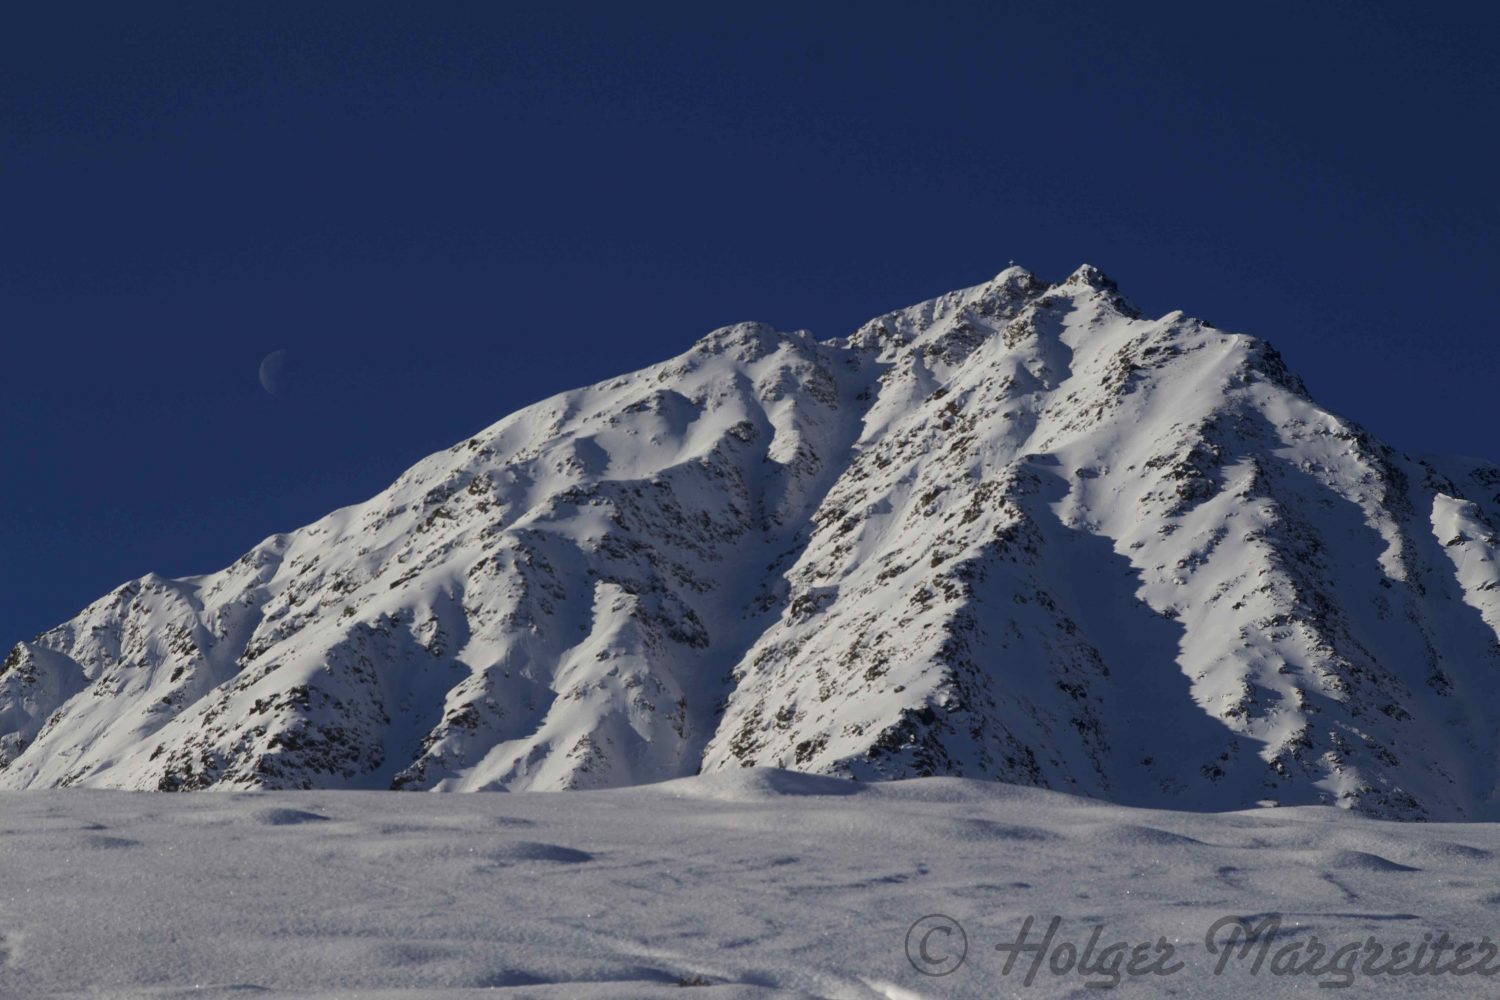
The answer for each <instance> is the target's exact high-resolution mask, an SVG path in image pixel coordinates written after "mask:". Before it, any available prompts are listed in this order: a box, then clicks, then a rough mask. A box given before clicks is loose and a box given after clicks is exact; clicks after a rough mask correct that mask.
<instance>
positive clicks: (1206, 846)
mask: <svg viewBox="0 0 1500 1000" xmlns="http://www.w3.org/2000/svg"><path fill="white" fill-rule="evenodd" d="M1497 850H1500V827H1497V826H1495V825H1492V824H1480V823H1473V824H1437V823H1431V824H1410V823H1391V822H1385V821H1379V820H1372V819H1366V818H1362V817H1359V816H1356V815H1351V814H1349V813H1348V812H1345V811H1340V810H1336V809H1332V808H1327V807H1294V808H1280V809H1262V810H1254V811H1249V812H1237V813H1218V814H1209V813H1184V812H1166V811H1151V810H1140V809H1133V808H1128V807H1122V806H1115V805H1107V804H1103V803H1100V802H1098V801H1097V800H1091V799H1084V798H1079V797H1073V796H1068V795H1064V794H1061V793H1055V792H1048V791H1042V790H1037V789H1028V788H1021V787H1017V786H1009V785H1003V784H998V783H994V782H980V781H975V780H969V779H954V778H924V779H912V780H905V781H897V782H889V783H880V784H866V783H858V782H847V781H839V780H835V779H828V778H821V777H817V776H811V775H803V774H796V773H791V772H785V771H776V770H771V769H763V768H755V769H745V770H735V771H729V772H723V773H719V774H714V775H705V776H700V777H695V778H688V779H680V780H677V781H673V782H668V783H664V784H659V785H649V786H640V787H636V788H631V789H619V790H605V791H586V792H575V793H568V794H562V795H555V794H546V793H519V794H510V795H503V794H491V795H472V796H445V797H442V798H441V799H433V798H432V797H429V796H420V795H410V794H401V793H393V792H359V791H354V792H348V791H322V792H306V793H278V792H266V793H233V792H224V793H204V794H200V795H194V796H162V795H155V794H147V793H130V792H110V791H93V790H77V789H75V790H63V791H36V792H8V793H0V997H4V998H7V1000H10V998H17V1000H20V998H42V997H64V996H70V997H71V996H77V997H110V998H115V997H150V998H168V997H172V998H175V997H187V996H192V997H204V998H241V997H256V998H260V997H267V998H270V997H281V996H287V997H318V998H324V997H339V998H361V997H362V998H376V997H391V998H397V997H399V998H408V997H418V996H420V997H439V998H455V997H470V996H473V997H477V996H496V995H499V996H517V997H544V998H547V997H551V998H610V1000H616V998H632V997H673V998H683V997H688V998H691V997H703V998H710V997H716V998H727V997H747V998H748V997H837V998H879V997H927V998H937V997H993V996H1027V997H1032V996H1035V997H1045V998H1050V997H1078V996H1100V995H1106V996H1107V995H1110V994H1108V993H1104V994H1101V993H1099V992H1098V991H1097V990H1093V989H1087V988H1086V987H1084V985H1083V981H1082V980H1080V979H1079V978H1078V977H1076V976H1069V977H1053V976H1050V975H1047V974H1046V973H1043V974H1042V975H1041V976H1040V977H1039V978H1038V979H1037V981H1036V983H1035V984H1034V985H1033V986H1032V987H1029V988H1023V987H1022V986H1021V983H1020V978H1021V971H1020V970H1021V969H1024V968H1025V960H1024V959H1023V961H1022V963H1021V965H1020V967H1019V968H1018V970H1017V971H1014V972H1013V973H1012V974H1011V975H1010V976H1009V977H1006V976H1003V975H1002V974H1001V966H1002V965H1003V961H1002V960H1001V958H1000V956H998V955H997V954H996V953H995V952H994V945H995V944H997V943H1000V942H1002V941H1006V940H1012V939H1014V937H1015V936H1016V934H1017V932H1018V931H1019V928H1020V925H1021V921H1022V920H1023V919H1024V917H1025V916H1026V915H1027V914H1034V915H1036V917H1037V918H1038V920H1039V921H1040V922H1043V923H1045V921H1047V920H1048V919H1049V918H1050V917H1051V916H1053V915H1056V916H1060V917H1062V918H1063V919H1064V921H1065V923H1064V930H1065V931H1068V932H1070V933H1071V938H1072V940H1075V941H1077V942H1080V943H1081V942H1082V941H1083V940H1085V938H1086V936H1087V931H1088V930H1089V928H1090V927H1091V926H1092V925H1094V924H1101V923H1102V924H1103V925H1104V926H1105V928H1106V933H1105V935H1104V941H1106V942H1108V941H1111V940H1126V941H1131V942H1137V941H1140V942H1154V941H1156V939H1157V938H1158V937H1159V936H1164V937H1166V938H1167V939H1168V940H1169V941H1171V942H1174V943H1175V945H1176V947H1177V949H1178V951H1177V958H1178V959H1179V960H1181V961H1183V962H1184V963H1185V964H1186V969H1184V970H1183V971H1182V972H1180V973H1177V974H1176V975H1174V976H1171V977H1167V978H1164V979H1156V980H1149V981H1135V980H1131V979H1128V978H1127V979H1126V980H1125V981H1124V982H1123V983H1122V985H1121V986H1120V987H1119V992H1120V993H1123V994H1124V995H1131V996H1178V997H1242V996H1248V995H1257V996H1283V995H1292V994H1305V993H1306V992H1307V991H1309V990H1315V989H1316V984H1315V981H1312V980H1308V979H1298V978H1285V977H1283V978H1276V977H1271V976H1268V975H1264V974H1263V975H1261V976H1259V977H1253V978H1252V977H1250V976H1248V975H1247V974H1246V973H1245V971H1244V966H1241V965H1238V964H1236V965H1233V966H1231V969H1230V971H1229V972H1228V973H1227V974H1226V975H1224V976H1223V977H1215V976H1214V975H1212V974H1211V972H1212V969H1213V965H1214V961H1215V959H1214V958H1213V957H1212V956H1210V955H1208V954H1207V953H1206V952H1205V950H1204V947H1203V944H1202V940H1203V936H1204V934H1205V932H1206V930H1207V929H1208V928H1209V927H1210V926H1211V925H1212V924H1213V922H1214V921H1215V920H1217V919H1218V918H1219V917H1222V916H1225V915H1230V914H1234V915H1254V914H1265V913H1270V912H1280V913H1283V914H1285V923H1284V930H1283V934H1284V937H1283V938H1282V939H1280V940H1282V941H1290V940H1306V939H1307V938H1308V937H1309V936H1310V935H1313V934H1316V935H1318V936H1319V937H1320V938H1321V939H1322V940H1324V941H1327V942H1337V943H1342V942H1349V941H1356V942H1357V941H1363V940H1364V939H1365V938H1366V937H1367V936H1370V935H1375V936H1376V937H1377V938H1378V939H1380V940H1383V941H1386V942H1394V941H1397V940H1410V941H1420V939H1421V937H1422V935H1423V934H1424V933H1428V932H1431V933H1433V934H1436V933H1438V932H1440V931H1447V932H1448V933H1449V934H1450V936H1452V937H1453V938H1455V939H1463V938H1469V939H1472V940H1478V939H1479V938H1480V937H1482V936H1483V935H1485V934H1489V933H1492V932H1493V931H1494V929H1495V926H1496V920H1497V916H1500V892H1497V890H1496V887H1495V885H1494V880H1493V873H1494V854H1495V852H1496V851H1497ZM931 913H940V914H946V915H949V916H951V917H953V918H955V919H956V920H958V921H959V922H960V923H961V924H962V925H963V927H964V929H965V932H966V934H967V937H968V942H969V950H968V956H967V959H966V961H965V962H964V964H963V965H962V966H961V967H959V968H958V969H957V970H956V971H955V972H953V973H952V974H950V975H948V976H945V977H942V978H931V977H925V976H922V975H919V974H918V973H917V972H915V971H914V969H913V968H912V967H911V965H910V964H909V963H908V961H907V958H906V952H905V939H906V933H907V928H908V927H909V926H910V925H911V924H912V922H913V921H915V920H916V919H917V918H918V917H921V916H923V915H926V914H931ZM1491 982H1492V981H1484V980H1474V979H1467V980H1456V979H1453V978H1447V979H1444V978H1419V979H1412V978H1410V977H1407V978H1402V979H1373V980H1366V979H1361V980H1359V982H1358V983H1357V990H1356V991H1355V994H1354V995H1359V996H1368V995H1376V996H1448V995H1469V996H1478V995H1484V991H1485V990H1486V989H1488V988H1492V987H1491ZM680 983H693V984H696V985H695V986H694V987H693V988H691V989H690V990H689V991H688V992H684V987H682V986H680V985H679V984H680ZM1320 995H1328V994H1320ZM1333 995H1338V994H1337V993H1335V994H1333Z"/></svg>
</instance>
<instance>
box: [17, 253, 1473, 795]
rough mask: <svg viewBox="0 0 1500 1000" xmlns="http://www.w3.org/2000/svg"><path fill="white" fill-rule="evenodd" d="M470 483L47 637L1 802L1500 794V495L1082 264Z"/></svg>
mask: <svg viewBox="0 0 1500 1000" xmlns="http://www.w3.org/2000/svg"><path fill="white" fill-rule="evenodd" d="M451 452H453V453H458V454H459V455H460V456H461V458H460V460H457V461H455V460H454V459H453V458H452V455H451V454H450V453H442V454H440V455H438V456H433V457H432V458H430V459H427V460H424V461H423V462H421V463H418V464H417V465H416V466H414V467H413V468H412V469H411V470H409V471H408V472H407V473H405V474H403V475H402V476H401V477H400V478H398V479H397V480H396V482H395V483H394V484H392V486H391V487H389V488H388V489H387V490H385V491H384V492H382V493H381V494H380V495H378V496H377V497H375V498H373V499H371V500H369V501H367V502H365V503H362V504H356V505H354V506H351V507H347V508H344V509H342V510H340V511H338V512H337V513H336V514H335V515H331V516H330V518H327V519H324V521H322V522H319V523H317V524H314V525H310V526H308V527H306V528H303V529H301V530H299V531H293V532H289V533H286V534H282V535H276V536H272V537H271V538H269V539H267V540H265V541H264V542H263V543H261V544H260V545H258V546H256V547H255V548H253V549H251V551H250V553H249V554H248V555H247V556H245V557H243V558H242V559H241V560H240V561H239V562H237V563H235V564H233V565H231V566H230V567H228V568H226V569H224V570H221V571H220V572H218V573H211V574H208V575H205V576H201V577H192V578H188V579H183V580H166V579H163V578H161V577H158V576H155V575H150V576H147V577H144V578H142V580H141V581H139V582H137V583H133V584H128V585H126V586H124V587H121V588H118V589H117V590H116V591H114V592H113V593H112V594H111V595H110V596H108V597H106V598H104V599H101V600H99V601H95V602H94V603H93V604H91V605H89V606H88V607H87V608H86V609H84V611H83V612H81V613H80V614H79V615H77V616H76V617H75V618H74V619H72V620H71V621H69V622H66V623H63V624H62V625H60V626H58V627H57V628H54V629H52V630H50V631H48V632H45V633H43V634H42V635H40V636H38V637H37V638H36V639H35V640H33V641H32V642H30V643H26V644H22V645H21V646H18V647H16V649H15V650H14V651H13V652H12V653H11V654H10V655H9V656H7V657H4V658H3V660H0V788H28V787H31V788H37V787H56V786H67V785H84V786H95V787H114V788H135V789H171V790H187V789H197V788H210V787H212V788H304V787H363V788H370V787H387V788H388V787H398V788H410V789H431V790H444V791H449V790H454V791H464V790H479V789H515V790H521V789H532V788H535V789H565V788H582V787H604V786H616V785H626V784H635V783H641V782H647V781H657V780H662V779H666V778H674V777H680V776H683V775H688V774H695V773H698V772H699V771H703V772H713V771H717V770H735V771H737V770H738V769H739V768H741V767H745V766H750V765H767V766H774V767H786V768H794V769H796V770H799V771H805V772H810V773H816V774H822V775H832V776H839V777H848V778H858V779H861V780H865V779H879V778H895V777H909V776H914V775H930V774H947V775H961V776H968V777H984V778H989V779H1000V780H1004V781H1009V782H1014V783H1021V784H1029V785H1037V786H1046V787H1052V788H1058V789H1067V790H1069V791H1073V792H1080V793H1084V794H1091V795H1095V796H1098V797H1101V798H1107V799H1112V800H1115V801H1119V802H1125V803H1128V804H1136V805H1154V806H1166V807H1177V808H1191V809H1229V808H1248V807H1251V806H1253V805H1255V804H1256V803H1257V802H1261V801H1265V800H1270V801H1275V802H1280V803H1285V804H1311V803H1328V804H1337V805H1340V806H1343V807H1346V808H1351V809H1356V810H1359V811H1361V812H1365V813H1369V814H1372V815H1380V816H1390V817H1405V818H1431V819H1441V818H1473V817H1476V816H1480V815H1482V814H1484V813H1485V812H1486V811H1487V810H1491V809H1494V808H1495V807H1497V806H1500V794H1497V791H1500V769H1497V767H1496V763H1495V762H1496V761H1497V760H1500V731H1497V729H1496V727H1495V724H1494V720H1495V719H1496V718H1500V693H1492V692H1494V691H1495V687H1494V685H1493V684H1491V683H1490V681H1491V678H1492V677H1493V676H1494V675H1495V673H1496V672H1497V671H1500V652H1497V650H1500V646H1497V643H1496V639H1497V636H1500V569H1497V568H1496V567H1497V566H1500V493H1497V488H1500V472H1497V471H1495V470H1494V469H1491V468H1488V467H1486V468H1483V469H1480V468H1477V467H1472V464H1470V465H1465V463H1463V462H1461V461H1458V460H1454V461H1452V462H1445V463H1444V464H1443V466H1442V468H1441V475H1438V474H1437V473H1436V472H1434V471H1433V467H1431V466H1427V465H1424V464H1422V463H1420V462H1417V461H1414V460H1411V459H1408V458H1406V457H1405V456H1403V455H1401V454H1400V453H1398V452H1396V451H1394V450H1393V449H1390V448H1389V447H1387V446H1385V445H1382V444H1381V443H1380V442H1379V441H1377V440H1375V439H1374V438H1373V436H1371V435H1369V434H1368V433H1366V432H1364V431H1361V430H1359V429H1358V428H1355V427H1353V426H1352V425H1350V424H1348V423H1347V422H1345V421H1341V420H1340V419H1338V418H1337V417H1335V416H1333V415H1332V414H1330V413H1329V412H1328V411H1326V410H1324V409H1322V408H1320V407H1319V406H1318V405H1317V403H1316V402H1315V401H1314V400H1312V399H1311V398H1310V397H1309V396H1308V395H1307V394H1306V392H1305V391H1304V390H1303V387H1302V385H1301V383H1300V380H1298V379H1296V377H1295V376H1294V375H1293V374H1291V373H1290V372H1289V371H1288V370H1287V369H1286V366H1285V364H1284V362H1283V361H1282V360H1281V359H1280V357H1279V356H1278V355H1277V354H1275V352H1274V351H1273V350H1271V349H1270V348H1269V346H1267V345H1265V344H1264V342H1261V341H1258V340H1256V339H1254V338H1246V337H1236V336H1231V335H1229V334H1226V333H1225V332H1224V331H1221V330H1217V329H1215V328H1213V327H1212V326H1210V325H1208V324H1206V323H1202V322H1198V321H1187V320H1185V319H1184V318H1183V317H1182V316H1181V314H1179V313H1169V314H1167V316H1165V317H1163V318H1161V319H1154V320H1147V319H1143V318H1142V317H1140V316H1139V314H1138V313H1135V312H1134V311H1133V310H1130V309H1129V307H1128V306H1125V305H1123V300H1121V299H1120V298H1119V295H1118V291H1117V289H1116V286H1115V283H1114V282H1113V281H1112V280H1111V279H1109V278H1108V277H1107V276H1105V275H1104V274H1103V273H1102V272H1101V271H1099V269H1097V268H1095V267H1092V266H1091V265H1084V266H1082V267H1080V268H1078V270H1076V271H1075V272H1074V273H1073V274H1072V275H1070V276H1069V277H1068V278H1067V279H1066V280H1065V281H1064V282H1063V283H1062V284H1061V285H1057V286H1049V285H1048V284H1047V283H1046V282H1043V281H1041V280H1040V279H1038V278H1037V277H1036V276H1035V275H1033V274H1032V273H1031V272H1030V271H1028V270H1026V269H1025V268H1021V267H1016V266H1011V267H1007V268H1006V269H1005V270H1003V271H1001V272H1000V273H999V274H998V275H996V276H995V277H994V278H993V279H991V280H990V281H988V282H985V283H983V284H981V285H975V286H972V287H968V288H963V289H959V290H957V291H953V292H949V293H947V294H945V295H940V296H937V297H935V298H932V299H929V300H927V301H925V302H921V303H918V304H916V305H912V306H908V307H906V308H904V309H899V310H895V311H893V312H890V313H886V314H885V315H883V316H881V317H878V318H876V319H874V320H871V321H870V322H869V323H866V324H865V325H864V326H862V327H861V328H860V329H859V330H858V331H856V332H855V334H853V335H852V336H851V337H849V338H848V339H847V340H832V341H826V342H818V341H815V340H813V339H812V338H810V337H809V336H807V335H806V334H803V333H792V334H787V333H780V332H778V331H776V330H775V329H774V328H772V327H770V326H768V325H766V324H758V323H740V324H734V325H731V326H727V327H723V328H721V329H719V330H715V331H714V332H712V333H710V334H709V335H708V336H706V337H704V338H703V339H701V340H700V341H698V342H697V344H696V345H695V346H694V348H692V349H691V350H690V351H689V352H688V353H687V354H686V355H682V356H679V357H677V358H674V359H671V360H670V361H669V362H666V363H663V364H659V365H655V366H652V367H651V368H648V369H645V370H644V371H642V372H638V373H635V374H633V375H624V376H621V377H619V378H616V379H612V380H610V381H607V382H602V383H599V384H598V385H595V386H591V387H588V388H583V389H578V390H574V391H571V392H566V393H562V394H560V395H558V396H555V397H552V398H550V399H547V400H543V401H542V402H540V403H537V404H535V405H533V406H530V407H527V408H525V409H523V410H521V411H519V412H517V413H514V414H512V415H510V416H508V417H506V418H505V419H504V420H502V421H500V422H499V423H497V424H495V425H494V426H492V427H491V428H489V429H488V430H486V431H484V432H482V434H481V435H478V436H476V437H473V438H471V439H470V440H469V441H467V442H465V443H463V444H460V445H456V446H455V448H454V449H452V450H451ZM1459 497H1462V498H1464V499H1463V501H1462V502H1459V501H1457V500H1455V499H1450V498H1459ZM1492 702H1493V703H1494V704H1492Z"/></svg>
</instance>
